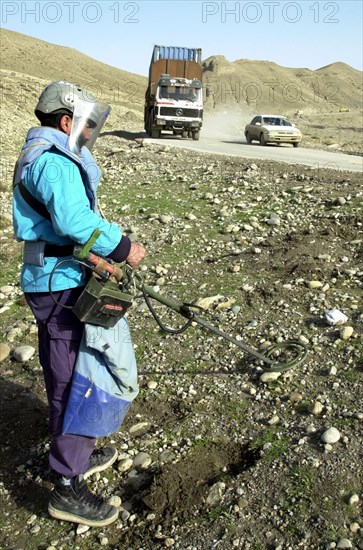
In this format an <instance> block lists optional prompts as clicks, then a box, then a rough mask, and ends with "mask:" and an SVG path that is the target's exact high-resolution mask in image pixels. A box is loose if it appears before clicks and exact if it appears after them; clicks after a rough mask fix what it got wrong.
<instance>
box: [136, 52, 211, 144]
mask: <svg viewBox="0 0 363 550" xmlns="http://www.w3.org/2000/svg"><path fill="white" fill-rule="evenodd" d="M202 74H203V69H202V50H201V48H184V47H177V46H154V49H153V54H152V57H151V62H150V68H149V81H148V87H147V90H146V94H145V111H144V124H145V131H146V133H147V134H148V135H149V136H150V137H152V138H160V136H161V133H162V132H164V131H165V132H172V133H173V134H174V135H179V136H181V137H183V138H188V137H189V138H193V139H194V140H199V136H200V129H201V127H202V122H203V89H202Z"/></svg>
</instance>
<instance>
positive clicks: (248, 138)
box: [246, 132, 252, 143]
mask: <svg viewBox="0 0 363 550" xmlns="http://www.w3.org/2000/svg"><path fill="white" fill-rule="evenodd" d="M246 141H247V143H252V139H251V136H250V134H249V133H248V132H247V133H246Z"/></svg>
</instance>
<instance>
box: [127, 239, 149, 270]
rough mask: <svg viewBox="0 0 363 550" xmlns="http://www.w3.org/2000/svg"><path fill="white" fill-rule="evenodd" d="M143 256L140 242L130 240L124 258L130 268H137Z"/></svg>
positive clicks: (143, 249) (144, 251)
mask: <svg viewBox="0 0 363 550" xmlns="http://www.w3.org/2000/svg"><path fill="white" fill-rule="evenodd" d="M145 256H146V250H145V248H144V247H143V246H141V244H138V243H134V242H132V243H131V248H130V252H129V255H128V256H127V258H126V263H128V264H129V266H130V267H131V268H132V269H137V268H138V267H139V264H140V263H141V261H142V260H143V259H144V257H145Z"/></svg>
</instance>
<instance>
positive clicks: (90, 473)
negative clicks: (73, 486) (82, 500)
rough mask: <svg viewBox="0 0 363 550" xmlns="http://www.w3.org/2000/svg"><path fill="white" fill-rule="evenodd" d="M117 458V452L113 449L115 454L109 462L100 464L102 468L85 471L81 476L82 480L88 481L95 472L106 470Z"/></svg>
mask: <svg viewBox="0 0 363 550" xmlns="http://www.w3.org/2000/svg"><path fill="white" fill-rule="evenodd" d="M117 457H118V452H117V450H116V449H115V454H114V455H113V456H111V458H110V460H109V461H108V462H105V463H104V464H102V466H94V467H93V468H90V469H89V470H87V471H86V472H85V473H84V474H82V475H83V479H88V478H89V477H90V476H91V475H93V474H96V473H97V472H103V471H104V470H107V468H109V467H110V466H112V464H113V463H114V462H116V460H117Z"/></svg>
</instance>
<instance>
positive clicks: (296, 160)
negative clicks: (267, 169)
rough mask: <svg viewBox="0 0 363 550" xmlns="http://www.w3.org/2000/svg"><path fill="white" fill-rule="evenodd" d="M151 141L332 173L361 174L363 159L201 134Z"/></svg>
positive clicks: (318, 150) (166, 137)
mask: <svg viewBox="0 0 363 550" xmlns="http://www.w3.org/2000/svg"><path fill="white" fill-rule="evenodd" d="M152 141H153V142H158V143H163V144H165V145H168V146H170V147H182V148H185V149H193V150H194V151H200V152H205V153H215V154H223V155H231V156H238V157H242V158H251V159H262V160H274V161H278V162H287V163H288V164H301V165H306V166H311V167H313V168H316V169H326V168H330V169H333V170H348V171H352V172H362V171H363V157H360V156H357V155H348V154H344V153H339V152H336V151H324V150H320V149H306V148H305V147H299V148H297V149H295V148H293V147H292V146H291V145H267V146H266V147H261V146H260V145H259V144H251V145H248V144H247V143H246V142H245V141H243V140H242V139H238V138H237V139H235V140H233V139H231V138H227V139H223V138H222V139H221V138H220V137H209V136H206V135H201V137H200V140H199V141H193V140H189V139H180V138H178V137H176V136H175V137H174V136H172V135H170V136H168V135H164V136H163V137H162V138H161V139H159V140H152Z"/></svg>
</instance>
